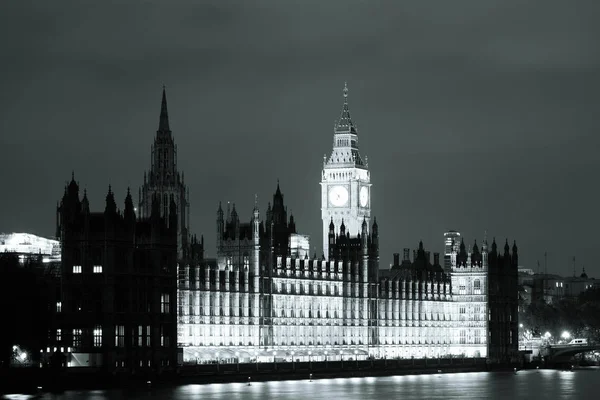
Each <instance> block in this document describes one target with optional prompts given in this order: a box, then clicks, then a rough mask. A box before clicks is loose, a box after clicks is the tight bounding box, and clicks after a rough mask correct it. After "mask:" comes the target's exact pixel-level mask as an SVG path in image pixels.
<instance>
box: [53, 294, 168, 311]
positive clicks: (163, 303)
mask: <svg viewBox="0 0 600 400" xmlns="http://www.w3.org/2000/svg"><path fill="white" fill-rule="evenodd" d="M79 311H81V307H79ZM56 312H57V313H59V312H62V302H61V301H57V302H56ZM160 312H161V313H162V314H170V313H171V296H170V294H169V293H163V294H161V295H160Z"/></svg>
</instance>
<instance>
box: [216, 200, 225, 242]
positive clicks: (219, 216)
mask: <svg viewBox="0 0 600 400" xmlns="http://www.w3.org/2000/svg"><path fill="white" fill-rule="evenodd" d="M224 230H225V220H224V218H223V209H222V208H221V202H219V209H218V210H217V248H218V247H220V244H221V242H222V240H223V231H224Z"/></svg>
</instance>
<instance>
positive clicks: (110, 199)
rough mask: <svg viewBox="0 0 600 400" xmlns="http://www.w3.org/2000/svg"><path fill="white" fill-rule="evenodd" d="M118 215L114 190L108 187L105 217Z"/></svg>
mask: <svg viewBox="0 0 600 400" xmlns="http://www.w3.org/2000/svg"><path fill="white" fill-rule="evenodd" d="M116 213H117V203H116V202H115V195H114V193H113V192H112V188H111V186H110V185H108V193H107V194H106V207H105V208H104V215H105V216H112V215H115V214H116Z"/></svg>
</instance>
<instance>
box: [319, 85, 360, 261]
mask: <svg viewBox="0 0 600 400" xmlns="http://www.w3.org/2000/svg"><path fill="white" fill-rule="evenodd" d="M321 218H322V219H323V254H324V255H325V257H327V258H328V256H329V243H328V234H329V225H330V224H331V222H332V221H333V224H334V226H335V233H336V234H339V231H340V225H341V224H342V222H343V223H344V225H345V227H346V232H347V233H348V234H350V235H352V236H356V235H357V234H358V233H360V232H361V226H362V222H363V220H364V219H366V221H367V226H370V219H371V174H370V173H369V170H368V163H367V162H366V161H363V159H362V158H361V156H360V153H359V152H358V132H357V130H356V126H355V125H354V123H353V122H352V119H351V118H350V110H349V108H348V86H347V85H344V106H343V108H342V114H341V115H340V119H339V121H337V122H336V123H335V126H334V132H333V151H332V152H331V156H330V157H329V158H327V156H325V157H323V172H322V174H321Z"/></svg>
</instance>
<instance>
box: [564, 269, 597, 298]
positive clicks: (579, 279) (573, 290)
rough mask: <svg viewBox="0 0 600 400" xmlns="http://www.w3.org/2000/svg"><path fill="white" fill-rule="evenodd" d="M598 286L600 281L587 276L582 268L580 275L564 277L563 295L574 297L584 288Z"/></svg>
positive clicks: (584, 289)
mask: <svg viewBox="0 0 600 400" xmlns="http://www.w3.org/2000/svg"><path fill="white" fill-rule="evenodd" d="M595 287H600V281H597V280H596V279H594V278H590V277H588V275H587V273H586V272H585V268H582V272H581V275H579V276H573V277H569V278H565V290H564V294H565V297H568V298H576V297H579V295H581V293H583V292H585V291H586V290H589V289H592V288H595Z"/></svg>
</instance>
